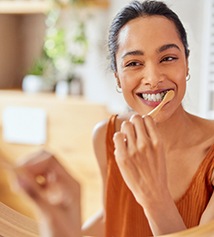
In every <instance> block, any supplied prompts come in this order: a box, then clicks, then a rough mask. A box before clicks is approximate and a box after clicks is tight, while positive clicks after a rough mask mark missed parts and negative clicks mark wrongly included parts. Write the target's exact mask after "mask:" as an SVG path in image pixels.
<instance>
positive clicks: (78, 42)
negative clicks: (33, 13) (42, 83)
mask: <svg viewBox="0 0 214 237" xmlns="http://www.w3.org/2000/svg"><path fill="white" fill-rule="evenodd" d="M72 2H74V1H72ZM75 2H77V1H75ZM60 12H61V11H60V9H54V10H52V11H50V12H49V14H48V15H47V18H46V26H47V30H46V35H45V39H44V44H43V48H42V52H41V56H40V57H39V58H37V59H36V60H35V61H34V63H33V66H32V67H31V68H30V70H29V71H28V74H33V75H40V76H42V77H43V78H45V79H46V80H47V81H49V82H50V81H51V82H52V83H56V82H57V81H58V80H61V79H63V80H67V81H71V80H72V78H73V76H74V68H75V66H76V65H81V64H84V63H85V58H86V53H87V46H88V43H87V37H86V33H85V30H86V29H85V23H84V22H83V21H81V20H80V19H77V20H76V24H74V26H75V27H74V26H73V28H72V33H71V32H68V30H67V29H65V28H63V27H59V26H58V24H57V22H58V19H59V16H60Z"/></svg>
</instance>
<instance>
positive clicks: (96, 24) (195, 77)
mask: <svg viewBox="0 0 214 237" xmlns="http://www.w3.org/2000/svg"><path fill="white" fill-rule="evenodd" d="M128 2H129V1H128V0H117V1H114V0H85V1H84V0H31V1H30V0H23V1H21V0H8V1H0V13H1V14H0V35H1V44H0V52H1V54H0V68H1V70H0V89H22V88H23V79H24V78H25V76H26V75H27V74H34V75H39V76H42V78H43V84H44V85H43V86H41V85H40V84H39V83H36V82H35V81H34V82H32V83H31V84H30V83H29V84H30V85H29V84H27V85H28V87H27V85H24V86H25V87H27V88H25V87H24V90H29V91H36V90H40V91H41V90H52V91H53V90H55V91H56V85H57V83H58V82H62V81H63V83H61V86H59V88H58V92H59V93H67V92H68V91H69V92H68V93H70V94H81V95H84V97H85V98H87V100H90V101H97V102H100V103H104V104H106V105H107V106H108V108H109V110H110V112H115V111H116V112H118V111H121V110H123V109H124V108H125V105H124V102H123V98H121V95H118V94H117V93H116V90H115V79H114V77H113V75H112V73H111V71H110V69H109V62H108V60H107V56H108V52H107V34H108V27H109V24H110V22H111V20H112V18H113V16H114V15H115V14H116V12H117V11H118V10H119V9H120V8H121V7H123V6H124V5H125V4H126V3H128ZM166 2H167V3H168V4H169V6H171V7H172V8H173V9H174V10H175V11H176V12H177V13H178V15H179V16H180V18H181V20H182V21H183V23H184V25H185V27H186V30H187V33H188V38H189V45H190V50H191V53H190V74H191V80H190V81H189V82H188V91H187V94H186V98H185V102H184V104H185V106H186V108H187V109H188V110H189V111H190V112H193V113H195V114H199V115H201V116H204V117H209V118H213V117H214V116H213V111H214V93H213V90H214V89H213V87H214V85H213V84H214V82H213V81H214V79H213V78H214V77H213V70H214V69H213V60H214V59H213V44H214V39H213V34H214V31H213V29H214V28H213V27H214V26H213V19H212V18H213V11H214V6H213V4H214V3H213V2H214V1H213V0H207V1H203V0H179V1H177V0H166ZM47 59H48V60H47ZM26 81H28V80H26ZM64 81H67V82H69V83H70V85H71V87H70V88H69V89H67V92H66V88H65V87H66V86H65V83H64ZM33 83H35V84H33ZM38 84H39V85H38ZM72 84H73V86H72ZM36 85H37V86H38V87H42V88H36ZM32 87H33V88H32ZM34 87H35V88H34Z"/></svg>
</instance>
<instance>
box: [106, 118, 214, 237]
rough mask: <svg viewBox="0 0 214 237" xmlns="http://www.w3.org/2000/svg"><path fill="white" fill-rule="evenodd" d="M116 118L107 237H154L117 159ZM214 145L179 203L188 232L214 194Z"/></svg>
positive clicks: (110, 132)
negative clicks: (121, 172) (123, 176)
mask: <svg viewBox="0 0 214 237" xmlns="http://www.w3.org/2000/svg"><path fill="white" fill-rule="evenodd" d="M116 117H117V116H116V115H113V116H112V117H111V118H110V121H109V124H108V129H107V135H106V145H107V162H108V171H107V186H106V237H130V236H134V237H144V236H152V232H151V230H150V227H149V224H148V221H147V219H146V217H145V215H144V211H143V208H142V207H141V206H140V205H139V204H138V203H137V202H136V201H135V198H134V196H133V195H132V193H131V191H130V190H129V189H128V187H127V186H126V184H125V182H124V181H123V178H122V176H121V174H120V171H119V168H118V166H117V164H116V161H115V157H114V143H113V140H112V138H113V134H114V133H115V120H116ZM213 160H214V145H212V146H211V148H210V149H209V151H208V153H207V155H206V157H205V158H204V160H203V161H202V163H201V165H200V166H199V168H198V170H197V172H196V173H195V175H194V177H193V179H192V182H191V184H190V186H189V188H188V189H187V191H186V192H185V194H184V195H183V196H182V198H181V199H180V200H179V201H177V202H176V205H177V208H178V210H179V212H180V214H181V216H182V218H183V220H184V223H185V224H186V226H187V227H188V228H190V227H193V226H196V225H198V224H199V221H200V217H201V215H202V213H203V211H204V210H205V208H206V206H207V203H208V202H209V199H210V197H211V195H212V193H213V186H212V183H211V175H212V171H213V168H214V162H213Z"/></svg>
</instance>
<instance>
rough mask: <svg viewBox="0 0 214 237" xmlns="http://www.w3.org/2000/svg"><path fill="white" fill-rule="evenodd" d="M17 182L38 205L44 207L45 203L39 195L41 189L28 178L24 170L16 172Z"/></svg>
mask: <svg viewBox="0 0 214 237" xmlns="http://www.w3.org/2000/svg"><path fill="white" fill-rule="evenodd" d="M16 177H17V182H18V185H19V186H20V187H21V189H22V190H24V192H25V193H26V194H27V196H28V197H30V199H32V200H33V201H34V202H35V203H36V204H37V205H38V206H39V207H41V208H46V206H47V204H46V201H45V200H44V198H43V197H42V195H41V189H40V187H39V185H38V184H37V183H36V182H35V181H34V180H32V179H31V178H29V176H28V175H27V174H25V173H24V172H18V173H17V176H16Z"/></svg>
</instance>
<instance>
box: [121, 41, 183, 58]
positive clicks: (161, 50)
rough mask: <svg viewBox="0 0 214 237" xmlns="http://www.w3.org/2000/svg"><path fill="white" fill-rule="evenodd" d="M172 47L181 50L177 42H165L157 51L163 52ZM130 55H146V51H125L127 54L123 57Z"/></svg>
mask: <svg viewBox="0 0 214 237" xmlns="http://www.w3.org/2000/svg"><path fill="white" fill-rule="evenodd" d="M171 48H176V49H178V50H179V51H181V50H180V48H179V47H178V46H177V44H164V45H163V46H161V47H160V48H159V49H157V50H156V51H157V52H158V53H161V52H163V51H165V50H167V49H171ZM129 55H132V56H135V55H137V56H143V55H144V52H143V51H142V50H133V51H129V52H127V53H125V54H124V55H123V56H122V58H125V57H127V56H129Z"/></svg>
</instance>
